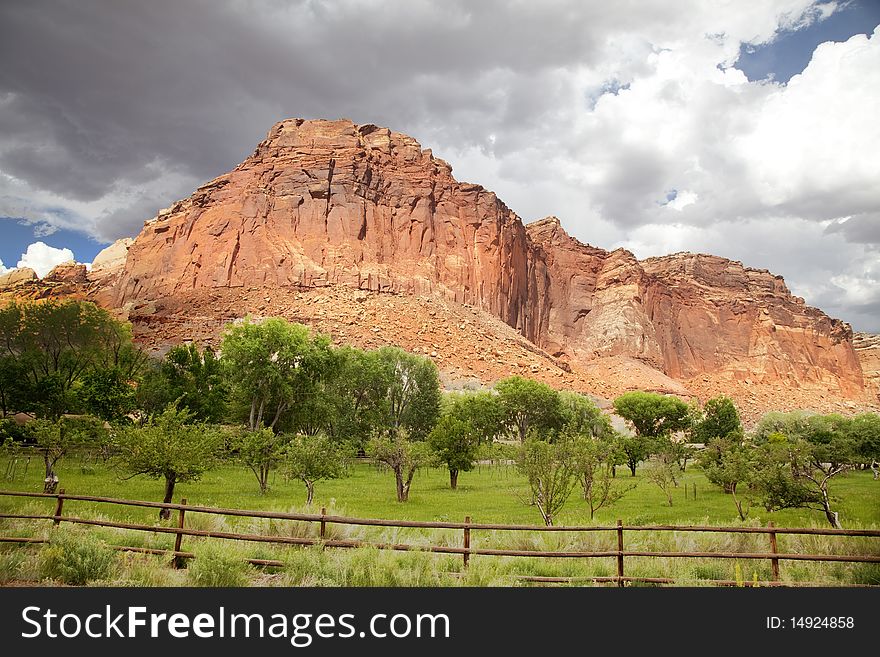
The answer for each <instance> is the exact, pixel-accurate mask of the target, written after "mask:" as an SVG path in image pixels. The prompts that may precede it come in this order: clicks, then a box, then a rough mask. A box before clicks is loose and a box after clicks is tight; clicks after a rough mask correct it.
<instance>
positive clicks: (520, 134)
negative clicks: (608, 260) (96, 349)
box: [0, 0, 878, 281]
mask: <svg viewBox="0 0 880 657" xmlns="http://www.w3.org/2000/svg"><path fill="white" fill-rule="evenodd" d="M807 4H808V0H768V2H765V3H762V4H761V5H760V6H758V7H755V8H753V9H751V11H749V12H743V11H742V10H741V9H739V8H737V7H732V8H731V7H723V6H721V5H719V6H718V7H714V6H709V5H708V4H707V3H704V2H702V1H701V0H682V2H676V3H670V2H668V0H639V1H638V2H635V0H632V1H630V0H626V1H621V2H615V3H608V2H600V1H598V0H597V1H589V2H588V1H586V0H547V1H542V2H535V1H533V0H532V1H529V0H518V1H517V0H509V1H503V0H480V1H478V2H475V1H470V2H469V1H466V0H444V1H439V0H438V1H428V0H398V1H387V2H379V1H378V0H375V1H374V0H339V1H337V2H323V1H319V0H300V1H298V2H287V1H284V2H281V1H279V2H251V1H247V0H241V1H233V0H228V1H208V0H188V1H181V0H175V1H171V0H151V1H149V2H136V1H134V0H130V1H124V2H121V1H119V0H116V1H112V2H111V1H109V0H80V1H72V0H71V1H68V2H63V1H61V0H55V1H51V0H46V1H39V2H37V1H33V0H11V1H10V0H7V1H6V2H3V3H2V4H0V58H2V61H3V62H4V64H3V65H2V66H0V216H3V215H8V216H15V217H22V218H25V219H27V220H28V221H30V222H31V223H36V222H40V221H46V222H49V223H53V222H54V223H55V224H58V225H60V226H61V227H63V228H68V229H76V228H79V229H80V230H83V231H84V232H87V233H89V234H90V235H93V236H96V237H100V238H102V239H114V238H117V237H121V236H124V235H132V234H134V233H136V232H137V231H138V230H139V228H140V226H141V222H143V221H144V220H145V219H148V218H149V217H151V216H153V215H154V214H155V212H156V211H157V210H158V209H159V208H162V207H165V206H167V205H169V204H170V203H171V202H173V201H174V200H176V199H178V198H182V197H185V196H187V195H188V194H189V193H191V191H192V189H193V188H194V187H196V186H197V185H198V184H200V183H201V182H203V181H205V180H208V179H211V178H213V177H215V176H217V175H219V174H221V173H223V172H225V171H228V170H229V169H231V168H232V167H234V166H235V165H236V164H237V163H238V162H240V161H241V160H242V159H243V158H244V157H246V156H247V155H248V154H249V153H250V152H251V151H252V150H253V148H254V146H255V145H256V144H257V142H259V141H260V140H261V139H262V138H263V137H264V135H265V134H266V132H267V131H268V130H269V128H270V127H271V125H272V124H273V123H275V122H276V121H278V120H281V119H283V118H287V117H293V116H301V117H306V118H317V117H324V118H339V117H346V118H350V119H352V120H354V121H356V122H372V123H377V124H380V125H386V126H389V127H391V128H392V129H394V130H398V131H401V132H405V133H408V134H411V135H412V136H414V137H416V138H417V139H419V141H421V142H422V144H423V145H425V146H429V147H433V148H434V152H435V154H436V155H437V156H439V157H443V158H445V159H447V160H448V161H449V162H450V164H451V165H452V166H453V167H454V168H455V170H456V172H457V174H458V175H459V176H460V177H463V178H467V179H470V180H471V181H473V182H479V183H482V184H485V185H487V186H489V187H491V188H493V189H494V190H495V191H497V192H498V193H499V195H500V196H501V198H503V199H504V200H505V201H506V202H508V203H509V204H510V205H511V207H513V208H514V209H515V210H516V211H517V212H519V213H521V214H522V216H523V217H525V218H526V219H533V218H537V217H540V216H543V215H545V214H547V213H548V212H556V213H557V214H559V215H560V217H561V218H562V220H563V222H564V223H565V224H566V227H567V228H568V229H569V230H570V232H572V233H573V234H575V235H576V236H578V237H580V238H582V239H584V240H585V241H591V242H593V243H595V244H598V245H600V246H606V247H613V246H617V245H619V244H624V243H626V242H627V240H635V241H636V242H638V241H639V240H640V239H641V242H642V243H643V244H645V243H648V244H647V245H648V246H649V247H650V244H649V242H650V241H651V240H649V239H647V238H645V239H642V238H641V237H640V236H639V235H638V233H639V231H640V230H642V229H643V228H645V227H646V226H651V225H661V224H664V223H666V222H678V223H679V224H681V225H687V226H691V227H706V228H711V227H713V226H718V225H719V222H723V221H728V222H731V223H730V226H731V227H732V228H731V230H730V231H727V232H728V233H729V234H730V235H733V234H734V232H735V231H734V229H735V228H736V227H737V225H738V224H737V223H736V222H743V221H746V220H748V219H749V218H756V217H762V218H768V219H767V220H768V221H770V220H771V219H770V218H772V217H783V218H789V219H791V218H794V219H796V218H799V217H805V218H809V219H811V220H814V222H819V221H827V220H829V219H832V218H835V217H841V216H845V215H847V214H859V213H861V214H860V216H864V217H869V216H876V211H877V197H876V193H875V191H873V190H875V189H876V185H870V186H866V185H865V184H864V180H863V179H864V176H863V175H861V172H857V173H858V174H859V175H855V176H853V175H850V174H847V175H843V174H840V175H834V174H835V173H836V168H839V167H836V164H834V165H832V166H828V165H823V166H819V167H813V169H815V170H818V171H821V172H822V173H823V174H824V173H825V172H828V174H829V176H830V177H831V178H832V179H833V180H832V182H833V183H834V184H833V185H831V184H829V185H828V186H826V185H824V183H823V181H814V180H812V179H808V178H804V179H803V180H804V181H801V182H799V181H800V180H801V178H802V177H801V178H799V176H798V174H799V171H794V172H793V174H792V175H791V176H787V175H786V176H782V178H784V181H783V182H784V183H785V184H784V185H779V184H777V185H776V187H777V188H779V189H775V188H772V187H773V186H772V185H771V186H770V188H769V189H768V188H767V180H770V181H771V182H774V181H776V179H777V178H779V177H780V176H777V175H775V174H773V171H775V170H776V169H779V167H778V166H777V165H776V163H775V162H774V161H771V162H770V163H769V164H768V165H767V171H768V172H769V173H765V172H759V175H758V174H756V175H752V173H751V172H752V170H753V169H754V167H755V165H756V163H760V162H761V161H763V160H765V159H767V154H766V153H764V152H763V151H762V148H761V143H762V140H761V139H755V140H754V143H750V144H747V145H746V146H745V147H742V150H744V151H745V152H746V154H747V157H743V156H742V154H741V153H739V152H737V148H740V146H737V144H739V143H740V142H739V140H740V137H742V136H743V135H748V133H749V131H750V130H751V129H752V127H753V126H754V125H755V124H758V123H760V121H759V119H760V118H761V111H762V103H763V102H764V101H763V100H762V99H764V98H766V97H768V96H770V95H772V94H771V91H772V90H770V89H769V88H763V87H760V86H759V85H747V86H745V87H743V86H737V85H735V84H733V85H726V84H719V83H718V81H717V80H715V79H714V78H711V76H712V75H716V74H718V71H719V69H717V68H716V65H717V64H719V63H721V62H726V63H727V65H729V64H730V63H731V62H730V61H727V60H729V59H730V58H731V57H734V58H735V56H736V54H737V53H738V52H739V48H740V44H741V43H742V42H743V41H747V40H756V42H761V41H762V40H769V39H771V37H772V36H773V34H774V33H775V30H776V29H777V28H778V26H779V24H780V20H782V19H780V17H779V16H780V15H781V14H782V13H784V12H788V13H789V14H790V15H791V16H794V17H795V18H796V16H797V14H798V12H799V11H800V10H802V9H803V8H804V7H806V6H807ZM722 32H723V33H725V34H726V35H727V36H726V37H725V39H726V40H727V41H728V42H729V44H730V47H729V48H728V49H726V50H725V48H726V46H725V39H721V40H719V39H714V40H713V39H708V40H707V38H706V37H705V35H707V34H720V33H722ZM661 55H662V57H664V58H665V59H662V61H661ZM722 68H723V67H722ZM831 68H833V67H829V70H831ZM866 69H867V70H869V68H868V66H867V65H866ZM707 71H708V73H707ZM859 77H864V74H860V75H859ZM814 86H816V85H814ZM850 87H851V88H855V86H854V85H850ZM798 102H799V103H801V105H798V107H801V106H810V105H811V104H815V103H814V102H813V101H811V100H810V99H808V100H803V101H798ZM857 106H858V104H857V103H852V102H850V103H849V104H848V107H857ZM783 109H784V108H783ZM787 116H788V115H786V114H785V113H784V112H783V113H782V118H780V119H779V121H778V123H779V124H781V125H785V124H786V121H787ZM676 117H681V121H680V122H679V123H676V122H675V121H676ZM808 129H812V128H811V127H809V126H808ZM769 132H770V134H771V136H772V134H773V132H774V131H773V130H770V131H769ZM810 136H812V134H811V135H810ZM792 140H793V141H786V142H783V143H782V144H781V145H779V146H774V147H773V148H769V149H768V150H769V151H774V152H783V153H785V152H788V151H789V150H791V144H799V143H801V141H802V139H801V135H800V134H796V135H793V137H792ZM763 141H766V139H764V140H763ZM753 158H754V159H753ZM842 159H847V158H842ZM805 166H806V165H805ZM844 173H846V172H844ZM850 179H851V180H852V181H853V182H852V185H853V186H852V188H851V189H850V188H847V187H845V186H844V185H843V184H842V183H840V182H839V181H840V180H850ZM756 180H757V182H756ZM789 180H793V181H795V183H793V184H792V185H790V186H789V185H788V181H789ZM762 186H763V187H762ZM789 187H790V188H789ZM671 189H677V190H679V192H680V193H681V194H682V195H683V197H682V198H684V197H685V196H687V197H689V198H691V197H692V198H694V199H698V200H697V201H696V202H694V203H693V204H691V205H688V206H687V207H684V208H683V209H682V210H681V211H676V210H674V209H670V208H664V207H663V206H661V205H660V202H661V201H663V200H664V199H665V198H666V195H667V193H668V192H669V191H670V190H671ZM761 189H763V190H764V191H763V196H762V194H760V193H759V192H758V191H756V190H761ZM780 189H781V191H779V190H780ZM767 199H769V200H767ZM57 207H63V208H65V209H66V211H67V214H66V215H65V216H64V220H63V221H61V220H59V219H58V217H59V216H60V215H57V214H52V212H50V210H52V211H54V210H53V209H54V208H57ZM663 213H665V214H663ZM870 213H874V215H871V214H870ZM773 220H774V221H776V219H773ZM814 225H817V223H814ZM874 226H875V224H874V223H871V222H870V221H868V220H867V219H866V220H859V221H856V220H855V218H854V219H851V220H850V221H849V222H847V223H846V224H841V225H840V226H835V225H832V227H831V228H829V229H828V232H829V235H828V238H829V239H835V240H836V241H835V242H834V244H835V245H839V244H844V245H845V246H846V247H847V248H849V249H850V251H848V252H847V253H846V254H844V253H843V252H842V251H841V252H839V253H837V255H839V256H840V257H839V259H840V261H842V262H846V263H851V262H856V261H857V260H858V259H859V258H861V259H862V260H864V253H863V252H865V251H867V250H869V246H863V245H874V247H873V248H876V244H878V236H877V234H876V230H875V228H874ZM833 231H839V232H841V235H842V236H844V237H845V238H846V239H840V237H841V236H840V235H830V232H833ZM780 232H781V233H784V230H781V231H780ZM691 234H693V231H691V232H688V231H687V230H682V231H681V235H683V236H687V235H691ZM683 239H684V238H683ZM847 240H848V242H847ZM654 241H655V243H656V240H654ZM670 244H672V242H670ZM725 244H727V245H729V246H731V255H733V256H735V257H739V258H741V259H743V260H748V257H747V256H751V254H752V253H753V252H754V250H755V249H754V245H753V238H752V237H751V235H749V233H748V231H743V232H741V237H728V238H727V239H726V240H725ZM675 247H676V250H678V249H680V248H685V249H687V248H696V247H692V246H691V245H690V244H689V243H683V244H675ZM835 248H843V247H835ZM638 254H639V255H644V254H642V253H638ZM788 262H791V263H792V264H791V267H792V268H791V269H788V270H785V271H782V272H781V273H784V274H785V275H786V277H787V278H788V279H789V281H797V280H798V277H799V276H800V277H801V280H805V281H809V280H810V271H809V264H803V263H802V264H800V265H799V264H798V261H797V257H795V256H793V257H792V259H791V260H790V261H786V264H788ZM7 264H8V263H7ZM853 271H855V270H853ZM856 273H858V272H856Z"/></svg>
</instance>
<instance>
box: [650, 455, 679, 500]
mask: <svg viewBox="0 0 880 657" xmlns="http://www.w3.org/2000/svg"><path fill="white" fill-rule="evenodd" d="M678 468H679V466H678V459H677V458H676V456H675V454H674V452H670V451H668V450H660V451H658V452H657V453H656V454H654V455H653V456H652V457H651V459H650V460H649V461H648V464H647V467H646V468H645V476H646V477H647V478H648V481H650V482H652V483H654V484H656V485H657V487H658V488H659V489H660V490H661V491H663V494H664V495H666V502H667V503H668V504H669V506H672V488H673V487H677V486H678V480H677V479H676V472H677V471H678Z"/></svg>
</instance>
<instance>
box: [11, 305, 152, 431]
mask: <svg viewBox="0 0 880 657" xmlns="http://www.w3.org/2000/svg"><path fill="white" fill-rule="evenodd" d="M0 350H2V354H3V356H4V357H5V359H12V360H14V361H15V363H16V366H15V367H16V376H17V377H19V380H18V382H17V385H16V386H15V387H16V391H17V394H16V395H14V396H13V398H14V399H16V401H17V404H16V405H17V406H18V408H16V409H15V410H22V411H35V412H37V413H38V414H40V415H42V416H44V417H48V418H50V419H57V418H58V417H60V416H61V415H63V414H64V413H68V412H70V411H75V410H76V408H75V405H76V402H77V395H76V394H75V390H74V388H75V387H76V386H77V385H78V384H79V383H80V381H81V380H82V377H83V376H84V375H85V374H86V373H87V372H89V371H103V370H117V371H118V372H119V376H120V377H121V378H122V379H123V380H125V381H130V380H133V379H135V378H136V377H137V376H138V374H139V373H140V371H141V369H142V367H143V365H144V362H145V359H146V356H145V355H144V353H143V352H142V351H140V350H139V349H137V348H136V347H135V346H134V345H133V344H132V342H131V327H130V326H129V325H128V324H123V323H121V322H119V321H117V320H115V319H114V318H113V317H112V316H111V315H110V314H109V313H108V312H107V311H105V310H102V309H101V308H98V307H97V306H95V305H94V304H93V303H90V302H86V301H77V300H72V299H67V300H64V301H54V300H48V301H40V302H28V303H22V304H18V303H14V302H13V303H11V304H9V305H7V306H6V307H5V308H2V309H0ZM2 385H3V384H2V382H0V386H2ZM9 410H11V409H9Z"/></svg>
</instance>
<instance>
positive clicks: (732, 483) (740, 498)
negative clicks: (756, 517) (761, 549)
mask: <svg viewBox="0 0 880 657" xmlns="http://www.w3.org/2000/svg"><path fill="white" fill-rule="evenodd" d="M755 457H756V455H755V450H754V448H753V447H751V446H750V445H746V444H744V443H742V442H741V440H739V439H737V438H736V433H735V432H730V433H728V434H727V436H726V437H724V438H713V439H711V440H710V441H709V443H708V444H707V445H706V448H705V449H704V450H702V452H700V455H699V457H698V460H699V464H700V467H702V469H703V473H704V474H705V475H706V478H707V479H708V480H709V481H711V482H712V483H713V484H716V485H718V486H720V487H721V488H722V489H723V490H724V492H725V493H729V494H730V495H731V497H732V499H733V503H734V505H735V506H736V512H737V514H739V517H740V520H745V519H746V518H747V517H748V515H749V510H750V508H751V504H752V498H753V496H752V495H751V490H755V489H756V488H755V484H754V483H753V481H754V477H753V473H754V472H755V471H756V467H757V466H756V464H755V462H754V459H755ZM741 485H742V486H743V490H744V491H745V495H741V494H740V493H739V488H740V486H741ZM750 489H751V490H750Z"/></svg>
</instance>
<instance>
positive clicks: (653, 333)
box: [90, 119, 864, 399]
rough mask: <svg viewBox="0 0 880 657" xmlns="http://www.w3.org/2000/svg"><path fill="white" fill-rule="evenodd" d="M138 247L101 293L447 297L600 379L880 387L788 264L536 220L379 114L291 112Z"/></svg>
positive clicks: (100, 286)
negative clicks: (642, 253) (649, 243)
mask: <svg viewBox="0 0 880 657" xmlns="http://www.w3.org/2000/svg"><path fill="white" fill-rule="evenodd" d="M122 250H123V247H120V248H119V249H117V251H119V253H117V254H116V256H118V257H116V256H114V258H115V259H113V258H111V259H110V260H113V262H114V264H113V266H109V265H108V266H107V267H105V268H104V271H103V274H101V276H99V277H98V278H95V277H94V276H90V279H92V280H93V287H94V288H96V291H95V292H94V294H95V295H96V297H97V298H98V299H102V300H103V301H104V302H105V303H108V304H110V305H116V306H118V307H126V308H131V309H133V310H134V312H135V315H136V316H137V314H138V313H140V316H144V317H152V318H154V319H155V320H157V321H158V319H159V318H160V316H164V317H166V318H170V317H171V316H172V315H174V314H175V313H177V314H181V313H186V312H190V313H192V312H195V311H194V310H193V309H194V307H195V306H193V305H192V303H195V302H194V301H193V302H192V303H191V302H190V301H189V300H190V299H204V298H206V296H205V294H207V293H209V292H210V291H211V290H217V291H221V290H222V291H223V295H222V296H223V298H224V299H228V297H229V293H232V294H233V296H234V295H235V294H236V293H235V290H239V291H240V293H238V296H239V297H240V299H241V303H240V304H238V306H237V307H235V308H234V310H235V312H237V313H239V314H243V313H244V312H248V311H250V312H259V310H260V308H259V307H251V306H252V304H254V303H257V304H258V305H259V303H258V301H255V299H258V297H259V296H260V295H259V293H257V297H254V295H253V294H252V292H253V291H254V290H265V294H266V295H272V294H273V291H276V290H284V291H285V294H286V295H289V294H290V293H291V292H292V291H295V290H298V289H300V290H301V289H314V288H320V287H327V286H334V287H335V286H343V287H349V288H357V289H360V290H364V291H368V292H371V293H378V292H382V293H386V292H387V293H400V294H406V295H424V296H435V297H436V296H440V297H442V298H444V299H445V300H447V301H449V302H457V303H459V304H470V305H473V306H475V307H476V308H479V309H481V310H483V311H486V312H488V313H490V314H491V315H494V316H496V317H498V318H500V319H501V320H502V321H503V322H505V323H506V324H508V325H509V326H511V327H513V328H514V329H516V331H518V332H519V333H520V334H521V335H523V336H525V337H526V338H528V340H531V341H532V342H533V343H535V344H536V345H538V347H540V348H542V349H543V350H545V351H546V352H548V353H549V354H550V355H551V356H553V357H556V358H557V362H560V363H561V362H562V359H565V361H570V362H571V365H572V367H574V368H575V373H577V372H581V373H583V376H584V377H587V378H590V377H592V375H591V374H588V372H597V373H598V372H602V373H603V375H608V374H607V373H608V372H613V371H616V372H618V373H619V374H620V376H621V377H622V378H623V379H624V386H623V387H624V388H625V387H626V385H625V380H626V376H627V372H632V373H633V376H634V377H635V378H636V379H637V380H638V382H639V383H638V385H643V382H645V381H654V382H656V387H658V389H665V390H674V391H676V392H678V391H679V390H681V391H684V392H685V393H686V392H687V391H686V390H685V389H683V388H680V384H679V383H677V382H682V381H683V382H685V383H686V384H688V385H689V383H688V382H695V387H696V388H698V389H699V390H700V391H701V394H702V392H703V391H708V390H709V389H710V388H711V389H714V388H713V386H715V385H716V384H715V383H711V382H710V381H709V378H710V377H715V378H713V379H712V381H716V380H717V381H720V382H721V383H722V384H723V383H724V382H725V381H728V382H736V383H737V384H738V385H739V384H742V385H751V384H750V383H749V382H754V383H755V384H758V383H763V384H771V383H772V384H774V385H775V384H781V385H782V387H783V388H784V387H785V385H794V386H801V387H811V386H812V387H814V388H816V389H817V390H825V391H828V392H830V393H831V394H834V395H839V396H843V397H847V398H852V399H861V398H862V396H863V394H864V384H863V381H862V375H861V369H860V366H859V363H858V360H857V358H856V355H855V352H854V351H853V346H852V336H851V332H850V330H849V327H848V326H847V325H846V324H844V323H842V322H840V321H838V320H832V319H830V318H829V317H827V316H826V315H825V314H824V313H822V312H821V311H819V310H816V309H813V308H809V307H807V306H805V305H804V303H803V300H800V299H797V298H795V297H793V296H792V295H791V294H790V293H789V291H788V289H787V288H786V287H785V284H784V283H783V281H782V279H781V278H779V277H776V276H773V275H771V274H769V273H768V272H765V271H757V270H752V269H748V268H745V267H743V266H742V265H741V264H740V263H736V262H731V261H728V260H724V259H723V258H717V257H713V256H702V255H691V254H676V255H672V256H667V257H664V258H651V259H649V260H646V261H644V262H639V261H638V260H636V258H635V257H634V256H633V255H632V254H631V253H629V252H627V251H624V250H617V251H613V252H607V251H604V250H602V249H598V248H595V247H591V246H588V245H584V244H581V243H580V242H578V241H577V240H574V239H573V238H571V237H570V236H568V235H567V234H566V233H565V231H564V230H563V229H562V228H561V226H560V224H559V221H558V220H556V219H553V218H550V219H545V220H542V221H540V222H536V223H534V224H531V225H529V226H528V227H525V226H523V224H522V222H521V221H520V220H519V218H518V217H517V216H516V215H515V214H514V213H513V212H512V211H510V210H509V209H508V208H507V207H506V206H505V205H504V204H503V203H502V202H501V201H500V200H499V199H498V198H497V197H496V196H495V195H494V194H493V193H492V192H489V191H487V190H485V189H483V188H482V187H480V186H478V185H472V184H466V183H459V182H457V181H456V180H455V179H454V178H453V177H452V170H451V168H450V167H449V165H448V164H446V162H444V161H442V160H439V159H437V158H435V157H433V155H432V154H431V152H430V151H429V150H422V148H421V147H420V146H419V144H418V143H417V142H416V141H415V140H413V139H412V138H410V137H407V136H405V135H402V134H399V133H395V132H391V131H390V130H388V129H385V128H378V127H376V126H373V125H362V126H358V125H355V124H353V123H351V122H350V121H303V120H301V119H294V120H288V121H283V122H281V123H279V124H277V125H276V126H275V127H273V128H272V130H271V131H270V133H269V135H268V137H267V139H266V140H265V141H263V142H262V143H261V144H260V145H259V146H258V147H257V149H256V151H255V152H254V153H253V154H252V155H251V156H250V157H248V158H247V159H246V160H245V161H244V162H242V164H240V165H239V166H238V167H236V168H235V169H234V170H233V171H231V172H230V173H228V174H225V175H223V176H220V177H219V178H216V179H215V180H213V181H211V182H209V183H207V184H206V185H203V186H202V187H200V188H199V189H198V190H196V192H195V193H194V194H193V195H192V196H191V197H190V198H188V199H186V200H183V201H180V202H178V203H175V204H174V205H173V206H171V207H170V208H168V209H166V210H163V211H162V212H160V213H159V215H158V216H157V217H155V218H154V219H152V220H150V221H148V222H147V223H146V224H145V226H144V229H143V231H142V232H141V233H140V235H139V236H138V237H137V239H136V240H135V241H134V243H133V244H131V246H130V248H129V250H128V254H127V257H126V258H125V260H124V267H122V268H121V269H120V264H121V262H122V258H123V254H122ZM108 262H109V260H108ZM93 274H94V272H93ZM266 298H267V299H268V298H269V297H266ZM287 307H288V308H293V306H287ZM199 312H200V313H204V314H205V315H206V317H207V316H210V315H211V314H212V310H211V309H210V307H205V306H200V310H199ZM213 312H214V314H217V312H218V311H213ZM163 314H164V315H163ZM292 318H295V317H292ZM208 319H210V318H209V317H208ZM151 321H153V320H151ZM169 321H170V319H169ZM398 321H399V322H400V323H405V322H407V321H408V318H406V317H400V318H398ZM172 323H173V322H172ZM608 368H611V369H608ZM615 368H616V369H615ZM652 372H653V373H654V374H653V375H652V374H651V373H652ZM553 376H556V374H555V373H554V374H553ZM669 377H672V378H671V379H670V378H669ZM673 379H675V381H673ZM710 383H711V385H710ZM703 384H705V385H703ZM652 385H653V384H652ZM701 386H702V387H701ZM618 389H619V388H618Z"/></svg>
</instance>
